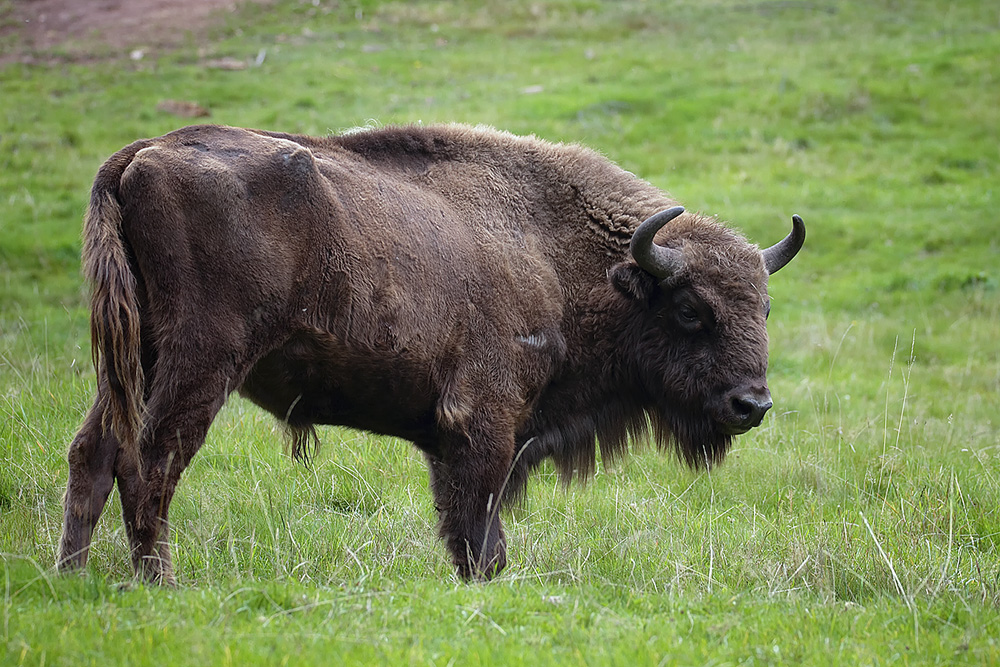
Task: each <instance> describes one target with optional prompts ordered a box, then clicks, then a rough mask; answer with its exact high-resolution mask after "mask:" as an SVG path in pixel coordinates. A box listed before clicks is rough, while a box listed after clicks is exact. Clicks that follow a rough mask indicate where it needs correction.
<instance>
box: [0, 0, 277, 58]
mask: <svg viewBox="0 0 1000 667" xmlns="http://www.w3.org/2000/svg"><path fill="white" fill-rule="evenodd" d="M255 1H257V2H260V1H261V0H255ZM264 1H265V2H266V1H267V0H264ZM239 4H242V3H241V2H240V1H239V0H13V1H12V2H11V3H10V4H8V5H7V7H8V9H7V11H6V12H5V13H4V12H0V19H2V20H0V36H2V37H3V40H2V41H0V45H2V46H3V51H2V52H0V62H11V61H22V62H33V61H36V60H39V59H40V60H49V59H61V58H69V59H77V58H79V59H86V58H88V57H92V56H93V54H95V53H100V54H102V55H109V54H118V55H124V56H128V55H130V54H132V53H133V52H136V51H138V50H144V49H167V48H170V47H171V46H174V45H177V44H179V43H180V42H182V41H183V40H185V39H187V38H189V37H193V38H194V39H198V38H199V37H200V36H203V35H204V34H205V33H206V32H207V30H208V29H209V28H210V27H212V26H213V25H218V24H220V23H222V22H224V21H225V18H226V15H227V14H231V13H233V12H234V11H235V10H236V8H237V6H238V5H239ZM57 53H58V57H57ZM136 56H138V53H136Z"/></svg>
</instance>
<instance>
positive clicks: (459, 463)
mask: <svg viewBox="0 0 1000 667" xmlns="http://www.w3.org/2000/svg"><path fill="white" fill-rule="evenodd" d="M792 220H793V225H792V231H791V233H790V234H789V235H788V236H787V237H786V238H785V239H784V240H783V241H781V242H780V243H778V244H777V245H776V246H773V247H771V248H768V249H766V250H764V251H763V252H762V251H760V250H758V248H757V247H756V246H753V245H750V244H749V243H748V242H747V241H746V240H745V239H744V238H743V237H741V236H740V235H739V234H737V233H736V232H734V231H732V230H730V229H727V228H726V227H724V226H722V225H720V224H718V223H717V222H716V221H715V220H713V219H709V218H706V217H703V216H700V215H697V214H692V213H685V212H684V209H683V208H681V207H679V206H677V204H676V202H675V201H674V200H673V199H671V198H670V197H669V196H668V195H666V194H665V193H663V192H661V191H660V190H658V189H656V188H654V187H653V186H651V185H650V184H648V183H646V182H645V181H642V180H640V179H639V178H637V177H636V176H634V175H632V174H630V173H628V172H626V171H623V170H622V169H620V168H618V167H617V166H615V165H614V164H612V163H611V162H609V161H608V160H606V159H604V158H602V157H601V156H599V155H597V154H596V153H594V152H591V151H589V150H587V149H585V148H581V147H579V146H571V145H560V144H552V143H547V142H545V141H542V140H540V139H536V138H534V137H517V136H513V135H511V134H507V133H504V132H498V131H495V130H492V129H486V128H473V127H466V126H460V125H447V126H434V127H421V126H417V127H394V128H386V129H377V130H365V131H359V132H354V133H348V134H344V135H342V136H331V137H325V138H314V137H307V136H298V135H290V134H281V133H273V132H262V131H257V130H246V129H238V128H233V127H219V126H195V127H187V128H183V129H180V130H177V131H175V132H171V133H170V134H167V135H165V136H162V137H159V138H156V139H146V140H142V141H137V142H135V143H133V144H131V145H130V146H127V147H126V148H124V149H122V150H121V151H119V152H117V153H116V154H115V155H113V156H112V157H111V158H110V159H109V160H108V161H107V162H106V163H105V164H104V165H103V166H102V167H101V169H100V171H99V172H98V174H97V178H96V180H95V182H94V186H93V190H92V193H91V200H90V207H89V210H88V212H87V216H86V221H85V224H84V250H83V255H84V271H85V273H86V276H87V278H88V279H89V281H90V282H91V284H92V286H93V301H92V314H91V331H92V338H93V357H94V363H95V367H96V369H97V396H96V399H95V401H94V405H93V407H92V408H91V410H90V412H89V413H88V415H87V417H86V419H85V421H84V422H83V425H82V427H81V428H80V431H79V433H77V435H76V437H75V439H74V440H73V442H72V444H71V445H70V448H69V483H68V488H67V490H66V496H65V500H64V505H65V525H64V530H63V535H62V540H61V543H60V546H59V556H58V562H59V565H60V567H61V568H64V569H70V568H77V567H82V566H83V565H84V564H85V563H86V560H87V554H88V549H89V545H90V541H91V536H92V533H93V529H94V526H95V523H96V522H97V519H98V517H99V515H100V514H101V511H102V509H103V508H104V505H105V502H106V500H107V497H108V494H109V492H110V491H111V487H112V484H113V483H114V480H117V483H118V489H119V492H120V494H121V501H122V511H123V514H124V524H125V527H126V531H127V534H128V540H129V543H130V545H131V553H132V563H133V566H134V567H135V571H136V572H137V573H138V574H139V575H141V576H142V577H145V578H146V579H148V580H151V581H157V582H165V583H169V582H172V581H173V571H172V567H171V563H170V552H169V547H168V523H167V510H168V507H169V505H170V500H171V497H172V496H173V493H174V489H175V488H176V485H177V482H178V479H179V478H180V475H181V472H182V471H183V470H184V468H185V466H187V465H188V463H189V462H190V461H191V457H193V456H194V455H195V453H196V452H197V451H198V449H199V447H200V446H201V444H202V442H203V441H204V439H205V434H206V432H207V431H208V427H209V425H210V424H211V423H212V420H213V418H214V417H215V415H216V413H217V412H218V410H219V408H220V407H221V406H222V404H223V402H224V401H225V400H226V397H227V396H228V395H229V393H230V392H232V391H233V390H238V391H239V392H240V393H241V394H243V395H244V396H246V397H248V398H249V399H250V400H252V401H254V402H255V403H257V404H258V405H260V406H261V407H263V408H264V409H266V410H267V411H269V412H271V413H272V414H274V415H275V416H276V417H278V418H279V419H281V420H283V421H284V422H285V423H286V424H287V425H288V428H289V430H290V432H291V433H292V445H293V446H292V448H293V453H295V454H297V455H299V456H303V455H306V454H307V453H308V448H309V447H310V446H311V445H312V443H313V442H314V441H315V437H316V436H315V430H314V427H315V425H316V424H343V425H346V426H351V427H354V428H359V429H365V430H368V431H373V432H375V433H381V434H388V435H393V436H397V437H400V438H404V439H407V440H411V441H412V442H413V443H414V444H415V445H416V446H417V447H419V448H420V450H421V451H422V452H423V453H424V456H425V457H426V458H427V462H428V466H429V468H430V482H431V488H432V490H433V494H434V501H435V503H436V506H437V508H438V510H439V513H440V525H439V528H440V534H441V536H442V537H443V538H444V540H445V541H446V543H447V547H448V550H449V552H450V553H451V557H452V560H453V561H454V564H455V566H456V567H457V568H458V572H459V574H460V575H461V576H462V577H463V578H483V579H489V578H490V577H492V576H493V575H495V574H496V573H498V572H499V571H500V570H502V569H503V568H504V566H505V564H506V547H505V538H504V532H503V529H502V527H501V525H500V519H499V516H498V513H499V510H500V507H501V506H503V505H504V504H505V503H510V502H512V501H513V500H515V499H516V498H517V497H518V495H519V494H521V493H523V491H524V488H525V483H526V480H527V477H528V474H529V473H530V471H531V470H532V469H533V468H535V467H536V466H537V465H538V464H539V462H540V461H542V460H543V459H546V458H552V459H553V461H554V462H555V465H556V466H557V467H558V469H559V471H560V472H561V473H562V475H563V476H564V478H565V479H569V478H571V477H573V476H574V475H578V476H586V475H588V474H590V473H591V472H592V471H593V468H594V460H595V448H596V446H597V444H599V445H600V448H601V453H602V455H603V456H604V457H606V458H609V459H613V458H615V457H616V456H618V455H619V454H621V453H622V452H623V451H624V450H625V449H626V448H627V443H628V441H629V440H630V439H640V438H643V437H645V436H646V435H647V433H649V432H651V433H652V436H653V437H654V438H655V439H656V442H657V443H658V444H659V445H660V446H661V447H665V448H672V449H673V450H674V451H676V452H677V454H678V455H679V457H680V458H681V459H683V460H684V461H686V462H687V463H688V464H690V465H692V466H699V465H711V464H713V463H716V462H718V461H721V460H722V458H723V457H724V456H725V454H726V451H727V449H728V448H729V445H730V442H731V440H732V438H733V436H735V435H737V434H740V433H743V432H745V431H747V430H748V429H750V428H753V427H755V426H757V425H758V424H760V422H761V419H762V417H763V415H764V413H765V412H766V411H767V410H768V408H770V407H771V397H770V395H769V393H768V388H767V382H766V379H765V371H766V368H767V332H766V329H765V319H766V317H767V314H768V311H769V309H770V303H769V299H768V295H767V280H768V275H769V274H771V273H774V272H775V271H777V270H778V269H780V268H781V267H782V266H784V265H785V264H786V263H787V262H788V261H789V260H791V259H792V257H793V256H794V255H795V254H796V252H798V250H799V248H800V247H801V245H802V242H803V240H804V238H805V230H804V226H803V224H802V220H801V219H800V218H799V217H798V216H794V217H793V218H792ZM654 237H655V238H656V242H655V243H654V242H653V240H654Z"/></svg>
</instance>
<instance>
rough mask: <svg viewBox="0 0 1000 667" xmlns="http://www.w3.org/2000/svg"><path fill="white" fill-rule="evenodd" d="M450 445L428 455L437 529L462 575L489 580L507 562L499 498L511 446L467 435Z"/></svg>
mask: <svg viewBox="0 0 1000 667" xmlns="http://www.w3.org/2000/svg"><path fill="white" fill-rule="evenodd" d="M501 443H502V444H501ZM450 445H451V446H449V447H446V448H445V454H444V455H443V456H440V457H439V456H430V455H429V456H428V463H429V465H430V477H431V488H432V490H433V492H434V500H435V503H436V504H437V508H438V512H439V514H440V522H439V524H438V530H439V533H440V535H441V537H442V538H443V539H444V541H445V544H446V546H447V547H448V551H449V552H450V553H451V558H452V562H453V563H454V564H455V567H456V568H457V569H458V574H459V576H460V577H462V579H465V580H470V579H480V580H489V579H492V578H493V577H494V576H496V575H497V574H499V573H500V571H501V570H503V569H504V567H506V566H507V540H506V537H505V535H504V531H503V526H502V525H501V523H500V497H501V495H502V493H503V485H504V480H505V479H506V477H507V472H508V469H509V468H510V462H511V450H512V449H513V445H512V444H511V445H510V446H507V444H506V443H505V442H503V441H502V440H498V439H495V438H494V439H474V438H470V437H468V436H459V437H456V438H454V439H453V441H452V442H451V443H450Z"/></svg>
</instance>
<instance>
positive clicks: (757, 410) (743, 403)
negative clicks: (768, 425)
mask: <svg viewBox="0 0 1000 667" xmlns="http://www.w3.org/2000/svg"><path fill="white" fill-rule="evenodd" d="M730 405H731V407H732V409H733V414H734V415H735V416H736V419H737V420H738V421H739V423H740V424H741V425H743V426H748V427H753V426H759V425H760V422H761V420H763V419H764V413H766V412H767V411H768V410H770V409H771V405H772V404H771V399H770V398H764V399H760V398H757V397H756V396H753V395H744V396H734V397H733V398H732V401H731V402H730Z"/></svg>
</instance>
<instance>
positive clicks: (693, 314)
mask: <svg viewBox="0 0 1000 667" xmlns="http://www.w3.org/2000/svg"><path fill="white" fill-rule="evenodd" d="M677 321H678V323H679V324H680V325H681V327H682V328H684V329H686V330H687V331H690V332H692V333H694V332H696V331H701V329H702V321H701V315H699V314H698V310H697V309H696V308H695V307H694V306H689V305H682V306H681V307H680V308H678V310H677Z"/></svg>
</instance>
